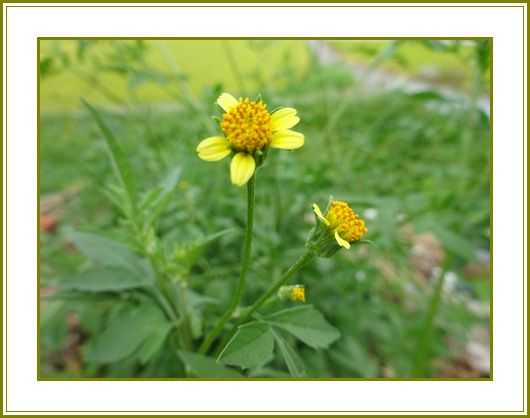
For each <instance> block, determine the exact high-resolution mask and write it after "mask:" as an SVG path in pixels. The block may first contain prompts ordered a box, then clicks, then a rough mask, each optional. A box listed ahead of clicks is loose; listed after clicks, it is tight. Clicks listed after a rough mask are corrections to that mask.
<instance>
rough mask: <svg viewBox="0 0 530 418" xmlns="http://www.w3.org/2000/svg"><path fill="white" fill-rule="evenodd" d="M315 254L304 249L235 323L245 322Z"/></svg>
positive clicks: (228, 335) (221, 347)
mask: <svg viewBox="0 0 530 418" xmlns="http://www.w3.org/2000/svg"><path fill="white" fill-rule="evenodd" d="M314 257H315V255H314V254H313V252H311V251H306V252H305V253H304V254H303V255H302V256H300V258H299V259H298V260H296V262H295V263H294V264H293V265H292V266H291V267H289V269H288V270H287V271H286V272H285V273H284V274H283V276H281V277H280V278H279V279H278V280H277V281H276V283H274V284H273V285H272V286H271V287H270V288H269V290H267V291H266V292H265V293H264V294H263V295H262V296H261V297H260V298H259V299H258V300H256V302H254V304H253V305H252V306H251V307H250V308H249V309H248V310H247V311H246V312H245V314H244V315H243V316H242V317H241V318H240V319H239V321H237V324H236V325H240V324H243V323H244V322H246V321H247V320H248V319H249V318H250V317H251V316H252V314H254V312H256V311H257V310H258V309H259V308H261V307H262V306H263V305H264V304H265V303H267V301H268V300H269V299H270V298H271V297H272V296H274V295H275V294H276V292H278V289H279V288H280V287H282V286H283V285H284V284H285V283H286V282H287V280H289V279H290V278H291V277H292V276H293V275H294V274H295V273H296V272H297V271H298V270H300V269H301V268H302V267H304V266H305V265H306V264H307V263H309V262H310V261H311V260H312V259H313V258H314ZM236 329H237V327H234V329H233V330H232V331H231V332H230V333H228V334H227V335H226V336H225V338H223V340H222V341H221V344H220V345H219V347H218V349H217V353H216V355H218V354H219V353H220V352H221V350H222V349H223V348H224V346H225V345H226V343H227V342H228V341H229V340H230V339H231V338H232V337H233V335H234V334H235V331H236Z"/></svg>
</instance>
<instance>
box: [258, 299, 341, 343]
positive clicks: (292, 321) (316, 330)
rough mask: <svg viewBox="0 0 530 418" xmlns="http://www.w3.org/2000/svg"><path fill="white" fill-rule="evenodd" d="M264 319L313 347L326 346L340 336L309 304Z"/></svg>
mask: <svg viewBox="0 0 530 418" xmlns="http://www.w3.org/2000/svg"><path fill="white" fill-rule="evenodd" d="M266 320H267V322H268V323H270V324H272V325H275V326H277V327H279V328H281V329H283V330H285V331H287V332H289V333H291V334H292V335H294V336H295V337H296V338H298V339H299V340H301V341H303V342H304V343H306V344H307V345H308V346H310V347H313V348H315V349H317V348H327V347H328V346H329V345H330V344H331V343H332V342H334V341H335V340H337V339H338V338H339V337H340V333H339V331H338V330H337V328H335V327H333V326H332V325H330V324H329V322H327V321H326V320H325V319H324V317H323V316H322V314H321V313H320V312H319V311H317V310H316V309H315V308H313V306H311V305H307V306H298V307H295V308H290V309H285V310H283V311H280V312H276V313H275V314H272V315H270V316H268V317H267V318H266Z"/></svg>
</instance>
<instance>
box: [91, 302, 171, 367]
mask: <svg viewBox="0 0 530 418" xmlns="http://www.w3.org/2000/svg"><path fill="white" fill-rule="evenodd" d="M167 325H168V322H167V321H166V319H165V317H164V315H163V314H162V312H161V311H160V310H159V309H158V308H157V307H155V306H154V305H149V304H147V303H144V304H142V305H140V306H138V307H133V308H128V309H125V310H123V311H121V312H120V313H119V314H117V315H116V316H115V317H113V318H112V319H111V321H110V323H109V324H108V326H107V328H106V329H105V330H104V331H103V332H102V333H101V334H98V335H96V336H95V337H94V339H93V340H92V341H91V342H90V344H89V345H88V347H87V351H86V356H85V359H86V360H87V361H89V362H92V363H97V364H107V363H112V362H115V361H119V360H122V359H124V358H126V357H128V356H130V355H131V354H133V353H134V352H135V351H136V350H137V349H138V348H139V347H140V345H141V344H142V343H143V342H144V341H145V340H146V339H147V338H148V337H149V336H151V335H152V333H153V330H154V329H157V328H159V327H161V328H164V327H167Z"/></svg>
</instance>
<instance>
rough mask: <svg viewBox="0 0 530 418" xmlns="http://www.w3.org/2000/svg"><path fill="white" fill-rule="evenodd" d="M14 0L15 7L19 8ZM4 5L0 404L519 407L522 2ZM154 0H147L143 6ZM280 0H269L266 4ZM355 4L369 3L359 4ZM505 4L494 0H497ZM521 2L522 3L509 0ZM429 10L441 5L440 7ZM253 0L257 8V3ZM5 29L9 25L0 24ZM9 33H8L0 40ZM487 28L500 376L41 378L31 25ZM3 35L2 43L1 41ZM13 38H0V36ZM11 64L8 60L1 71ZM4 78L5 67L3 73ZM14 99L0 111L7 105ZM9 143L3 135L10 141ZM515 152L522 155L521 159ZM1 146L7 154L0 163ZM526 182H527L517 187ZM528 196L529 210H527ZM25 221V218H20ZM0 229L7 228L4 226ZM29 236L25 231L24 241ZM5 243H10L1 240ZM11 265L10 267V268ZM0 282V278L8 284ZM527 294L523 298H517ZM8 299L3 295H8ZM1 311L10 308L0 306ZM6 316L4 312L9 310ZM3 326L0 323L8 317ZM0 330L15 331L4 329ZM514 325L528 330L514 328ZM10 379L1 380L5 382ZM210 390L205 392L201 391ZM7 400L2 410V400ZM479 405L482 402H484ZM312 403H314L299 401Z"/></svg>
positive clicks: (195, 29)
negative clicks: (0, 386) (0, 357)
mask: <svg viewBox="0 0 530 418" xmlns="http://www.w3.org/2000/svg"><path fill="white" fill-rule="evenodd" d="M15 6H16V7H15ZM61 6H63V7H54V8H45V7H43V5H42V4H38V5H21V4H16V5H15V4H12V5H9V4H4V5H3V8H4V21H5V19H6V11H7V12H8V16H7V18H8V19H9V21H8V25H7V28H6V25H5V24H4V34H3V35H4V37H3V42H4V57H3V58H4V63H5V60H6V53H8V54H9V58H8V66H7V67H4V68H5V70H4V86H6V85H7V94H8V95H9V96H7V97H6V89H4V98H3V100H4V115H3V116H4V121H5V122H4V144H3V146H4V196H3V197H4V202H5V201H6V200H5V199H6V197H7V195H6V193H9V201H8V205H7V206H4V207H5V209H6V210H5V211H4V225H5V228H4V237H3V239H4V241H3V243H4V260H6V263H5V264H4V272H3V273H4V277H5V278H6V280H4V288H3V290H4V293H3V296H4V324H3V325H4V335H3V337H4V342H5V341H6V340H5V338H6V337H9V338H8V345H7V346H6V345H4V347H5V349H4V365H6V364H7V366H8V367H7V373H6V370H5V369H4V376H3V378H4V399H5V403H4V412H7V411H9V412H17V411H25V412H26V413H29V412H31V413H34V412H35V413H37V411H55V412H53V413H54V414H57V413H59V411H78V410H84V411H87V412H88V411H106V412H111V411H127V410H133V411H134V410H137V411H145V412H156V411H160V413H164V412H161V411H172V412H171V413H177V412H178V411H182V412H183V413H186V414H190V413H191V412H192V411H199V410H200V411H202V412H203V413H208V412H209V411H231V412H229V413H230V414H231V415H234V414H235V413H236V411H243V412H246V413H247V414H248V413H249V412H251V411H262V412H264V411H278V412H281V413H288V412H289V411H300V412H302V411H319V413H341V412H339V411H347V412H342V413H348V414H352V413H355V412H362V413H363V414H366V413H367V412H368V411H379V412H385V411H389V413H390V412H391V411H400V410H401V411H409V412H407V414H409V415H410V414H411V412H413V411H418V412H422V413H423V414H425V413H426V412H428V411H431V410H433V411H454V412H459V413H465V412H466V411H477V412H479V411H495V412H496V413H500V412H512V413H517V412H523V411H526V407H527V401H526V390H525V386H524V385H525V382H526V378H527V376H526V365H525V364H524V361H523V357H524V356H525V355H526V325H525V318H526V288H525V283H524V279H525V277H526V254H525V252H524V251H523V252H521V247H520V245H519V243H521V242H523V249H524V248H525V246H526V225H525V219H526V195H525V193H526V192H525V190H526V189H525V186H526V183H525V181H526V180H525V179H526V148H525V143H524V140H523V139H524V138H526V113H525V109H526V108H525V107H524V106H523V103H525V104H526V44H525V40H526V35H527V33H526V26H527V22H526V14H527V10H526V5H525V4H514V5H512V7H510V6H509V5H507V4H505V3H503V4H502V6H503V7H496V8H494V5H491V4H488V5H484V6H483V7H479V6H478V5H476V4H471V5H469V7H462V6H463V5H460V4H459V5H454V4H451V5H446V6H447V7H444V8H441V9H433V6H434V5H429V6H428V7H425V6H421V5H417V4H414V5H411V6H414V7H410V8H406V9H405V8H399V7H397V6H399V5H396V4H392V5H386V6H384V5H373V4H371V5H366V6H363V5H355V6H356V7H351V5H345V4H339V5H336V6H337V7H331V6H332V5H329V4H326V5H325V6H326V7H320V8H315V7H314V6H317V5H308V6H303V5H300V4H293V5H291V6H290V7H287V6H288V5H277V4H273V5H270V6H271V7H267V8H263V7H260V6H265V5H259V6H258V5H256V4H252V5H249V6H251V7H245V6H242V5H240V4H237V6H238V7H236V8H222V7H220V6H221V5H219V4H215V5H214V6H215V8H213V6H211V7H206V6H207V5H197V4H192V5H188V6H194V7H186V8H183V7H178V6H184V5H178V6H176V5H173V7H171V8H170V7H168V6H169V5H167V4H163V6H165V7H164V8H154V7H152V8H139V7H137V6H139V5H132V6H129V7H124V5H123V4H117V5H116V6H119V7H116V8H109V7H108V6H110V5H101V7H96V6H94V5H92V7H90V8H89V9H86V8H85V9H81V8H79V7H78V6H80V5H78V4H76V5H75V6H76V7H75V8H74V7H70V6H69V5H61ZM150 6H154V5H150ZM272 6H274V7H272ZM360 6H363V7H360ZM499 6H501V5H499ZM515 6H518V7H515ZM435 10H436V11H435ZM258 11H259V12H258ZM7 31H9V32H7ZM6 35H7V41H6ZM125 35H127V36H190V37H192V36H204V37H207V36H284V37H289V36H307V37H311V36H314V37H325V36H329V37H331V36H336V37H339V36H343V37H355V36H363V37H370V36H378V37H381V36H388V37H396V36H398V37H399V36H425V37H429V36H448V37H449V36H493V37H494V71H493V74H494V94H493V97H494V112H493V113H494V122H495V124H494V138H495V140H494V179H493V189H494V194H493V195H494V203H493V205H494V213H495V218H494V225H493V229H494V234H493V236H494V247H495V258H494V263H493V265H494V270H493V276H494V277H495V280H494V306H495V310H494V324H496V325H497V324H498V326H496V327H495V333H494V346H495V351H494V372H495V375H494V380H493V381H485V382H469V381H466V382H454V381H453V382H439V381H435V382H424V381H421V382H411V381H406V382H403V381H401V382H389V381H377V382H362V381H335V382H329V381H326V382H323V381H309V382H308V381H304V382H300V381H296V382H266V381H259V382H256V381H252V382H245V381H239V382H204V381H200V382H199V381H190V382H188V381H184V382H183V381H175V382H143V381H141V382H42V381H40V382H37V380H36V363H35V360H34V359H35V358H36V333H35V330H36V327H37V324H36V318H37V315H36V303H35V297H34V296H35V290H36V289H35V284H36V265H37V259H36V256H37V255H36V249H35V245H34V244H33V243H35V242H36V241H37V236H36V231H37V228H36V213H37V209H36V208H37V200H36V196H37V190H36V158H37V152H36V110H37V108H36V62H35V57H36V38H37V37H39V36H125ZM7 42H9V43H7ZM6 47H7V48H6ZM6 69H7V71H6ZM7 77H9V79H6V78H7ZM6 109H8V111H6ZM7 145H8V146H7ZM521 154H522V158H521ZM6 157H7V159H8V165H7V164H6V160H5V159H6ZM521 190H523V193H521ZM523 205H524V209H523ZM28 220H31V221H30V222H28ZM6 230H7V232H8V233H9V235H7V236H6ZM28 243H29V244H28ZM6 248H9V252H8V253H6ZM6 265H7V267H6ZM7 282H8V284H9V285H8V286H7V287H6V283H7ZM521 294H522V295H523V297H521ZM6 296H7V297H8V299H9V302H8V303H7V304H6V300H5V297H6ZM6 314H7V315H6ZM6 318H8V320H9V322H6ZM6 325H7V327H6ZM6 329H7V332H9V334H8V335H7V334H6ZM521 330H523V332H522V333H521ZM6 388H9V390H7V389H6ZM205 394H207V398H206V397H205ZM6 408H7V409H6ZM484 413H486V412H483V413H482V414H484ZM304 414H305V415H308V414H309V413H308V412H304Z"/></svg>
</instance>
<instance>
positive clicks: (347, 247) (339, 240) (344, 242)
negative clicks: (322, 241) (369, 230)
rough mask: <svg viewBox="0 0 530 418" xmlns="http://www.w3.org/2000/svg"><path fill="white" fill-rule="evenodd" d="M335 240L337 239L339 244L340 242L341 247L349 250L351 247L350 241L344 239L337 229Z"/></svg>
mask: <svg viewBox="0 0 530 418" xmlns="http://www.w3.org/2000/svg"><path fill="white" fill-rule="evenodd" d="M335 240H336V241H337V244H339V245H340V246H341V247H344V248H346V249H347V250H348V249H349V248H350V247H351V245H350V243H349V242H348V241H346V240H344V239H342V238H341V237H340V235H339V233H338V232H337V231H335Z"/></svg>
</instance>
